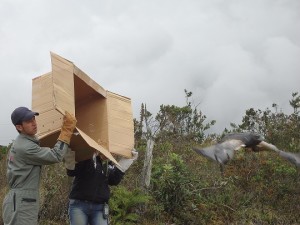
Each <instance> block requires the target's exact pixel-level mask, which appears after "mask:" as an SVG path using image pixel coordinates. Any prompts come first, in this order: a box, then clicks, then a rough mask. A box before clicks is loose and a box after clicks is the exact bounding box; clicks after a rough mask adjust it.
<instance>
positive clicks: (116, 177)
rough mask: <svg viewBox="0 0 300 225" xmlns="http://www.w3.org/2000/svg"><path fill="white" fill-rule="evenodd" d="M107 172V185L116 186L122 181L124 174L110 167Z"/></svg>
mask: <svg viewBox="0 0 300 225" xmlns="http://www.w3.org/2000/svg"><path fill="white" fill-rule="evenodd" d="M109 170H110V171H109V175H108V184H109V185H112V186H114V185H118V184H119V183H120V182H121V180H122V179H123V177H124V174H125V173H123V172H122V171H121V170H119V169H118V168H117V167H115V166H111V167H110V169H109Z"/></svg>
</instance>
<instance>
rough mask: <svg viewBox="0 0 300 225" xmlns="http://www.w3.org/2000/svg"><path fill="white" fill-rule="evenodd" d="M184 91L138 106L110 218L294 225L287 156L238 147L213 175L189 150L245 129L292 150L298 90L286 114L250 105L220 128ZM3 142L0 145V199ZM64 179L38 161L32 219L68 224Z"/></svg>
mask: <svg viewBox="0 0 300 225" xmlns="http://www.w3.org/2000/svg"><path fill="white" fill-rule="evenodd" d="M185 95H186V99H187V101H186V102H187V104H186V105H185V106H183V107H179V106H174V105H161V107H160V110H159V112H158V113H157V114H156V115H152V113H151V112H149V111H147V107H146V104H143V105H142V106H141V113H140V118H137V119H135V120H134V124H135V141H136V143H135V148H136V149H138V151H139V159H138V161H137V162H136V163H135V164H134V165H133V166H132V167H131V168H130V169H129V170H128V172H127V174H126V176H125V178H124V180H123V181H122V182H121V184H120V185H119V186H118V187H113V188H112V197H111V201H110V207H111V209H110V211H111V215H110V217H111V224H114V225H117V224H118V225H124V224H128V225H130V224H139V225H141V224H142V225H166V224H176V225H185V224H186V225H201V224H216V225H217V224H257V225H258V224H259V225H261V224H284V225H287V224H300V216H299V212H300V204H299V203H300V173H299V169H297V168H296V167H295V166H293V165H292V164H290V163H289V162H288V161H285V160H284V159H282V158H280V157H278V155H276V154H275V153H273V152H252V151H249V150H243V149H241V150H240V151H238V152H237V154H236V156H235V157H234V159H233V160H232V161H230V162H229V164H227V165H226V167H225V170H224V173H223V174H221V172H220V168H219V166H218V165H217V164H215V163H213V162H211V161H208V160H207V159H206V158H203V157H201V156H200V155H197V154H196V153H195V152H194V151H192V150H191V149H192V147H193V146H203V147H204V146H208V145H211V144H214V143H216V142H217V141H218V140H220V138H222V137H223V136H224V135H225V134H226V133H230V132H244V131H253V132H258V133H260V134H262V135H263V136H264V138H265V140H266V141H267V142H269V143H272V144H274V145H276V146H277V147H279V148H280V149H282V150H285V151H290V152H300V115H299V109H300V96H299V93H298V92H296V93H292V97H291V100H290V101H289V103H290V106H291V107H292V109H293V110H292V111H293V113H291V114H286V113H285V112H282V111H280V110H278V108H280V107H279V106H278V105H276V104H273V105H272V106H270V107H271V108H266V109H254V108H250V109H248V110H246V112H245V115H244V116H243V118H242V120H241V121H242V122H241V124H231V127H230V129H224V132H223V133H222V134H213V133H210V132H209V130H210V128H211V127H212V126H214V124H215V123H216V122H217V121H207V119H206V115H204V114H203V113H202V112H201V110H199V109H198V108H197V107H195V106H193V105H192V104H191V102H190V100H189V99H190V98H191V97H192V93H191V92H188V91H186V90H185ZM200 106H201V105H200ZM8 148H9V146H2V147H1V156H0V173H1V175H2V176H0V179H1V180H0V201H1V202H2V201H3V197H4V195H5V193H6V191H7V185H6V179H5V172H6V165H5V157H6V152H7V150H8ZM70 184H71V180H70V179H69V178H68V177H67V176H66V173H65V169H64V167H63V164H62V163H61V164H57V165H52V166H45V167H44V169H43V182H42V186H41V197H42V205H41V211H40V224H49V225H50V224H57V225H58V224H59V225H63V224H68V222H67V202H68V196H67V195H68V192H69V188H70ZM0 217H1V216H0ZM0 221H2V220H0Z"/></svg>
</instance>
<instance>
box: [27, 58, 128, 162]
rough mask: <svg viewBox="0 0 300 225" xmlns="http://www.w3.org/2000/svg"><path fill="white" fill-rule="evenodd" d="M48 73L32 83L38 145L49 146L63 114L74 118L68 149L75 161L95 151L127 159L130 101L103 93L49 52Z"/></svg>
mask: <svg viewBox="0 0 300 225" xmlns="http://www.w3.org/2000/svg"><path fill="white" fill-rule="evenodd" d="M51 62H52V71H51V72H49V73H47V74H44V75H42V76H39V77H36V78H34V79H33V80H32V110H33V111H36V112H39V113H40V115H39V116H37V117H36V120H37V123H38V134H37V136H38V137H39V139H40V141H41V146H48V147H53V146H54V144H55V143H56V141H57V138H58V136H59V133H60V128H61V125H62V119H63V114H64V112H65V111H68V112H70V113H72V114H73V115H75V116H76V119H77V127H76V132H75V135H73V136H72V139H71V144H70V147H71V148H72V149H73V150H74V151H76V161H82V160H85V159H88V158H90V157H92V155H93V152H94V151H95V150H97V151H99V152H101V153H102V154H103V155H104V156H106V157H107V158H109V159H110V160H112V161H113V162H114V163H117V162H116V160H115V158H114V157H113V155H112V154H116V155H121V156H125V157H128V158H130V157H131V150H132V149H133V147H134V130H133V116H132V108H131V100H130V98H127V97H124V96H121V95H118V94H115V93H112V92H110V91H107V90H105V89H104V88H103V87H101V86H100V85H99V84H97V83H96V82H95V81H93V80H92V79H91V78H90V77H89V76H88V75H86V74H85V73H84V72H83V71H81V70H80V69H79V68H78V67H76V66H75V65H74V64H73V63H72V62H70V61H68V60H66V59H64V58H62V57H60V56H58V55H56V54H54V53H51Z"/></svg>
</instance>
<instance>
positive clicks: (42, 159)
mask: <svg viewBox="0 0 300 225" xmlns="http://www.w3.org/2000/svg"><path fill="white" fill-rule="evenodd" d="M26 145H27V146H25V147H26V148H23V149H22V150H23V151H21V154H22V157H23V159H24V160H25V161H26V163H27V164H31V165H49V164H53V163H58V162H61V161H62V160H63V156H64V154H65V153H66V151H67V149H68V145H67V144H65V143H63V142H61V141H58V142H57V143H56V144H55V146H54V147H53V148H52V149H50V148H47V147H40V146H39V145H38V144H37V143H34V142H27V143H26Z"/></svg>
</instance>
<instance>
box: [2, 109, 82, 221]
mask: <svg viewBox="0 0 300 225" xmlns="http://www.w3.org/2000/svg"><path fill="white" fill-rule="evenodd" d="M38 115H39V113H37V112H33V111H31V110H30V109H28V108H26V107H18V108H16V109H15V110H14V111H13V112H12V114H11V121H12V123H13V125H14V126H15V127H16V129H17V131H18V132H19V135H18V136H17V137H16V139H15V140H14V141H13V143H12V146H11V148H10V150H9V153H8V158H7V172H6V175H7V179H8V185H9V192H8V194H7V195H6V196H5V199H4V201H3V210H2V213H3V222H4V225H35V224H37V220H38V212H39V186H40V175H41V168H42V165H49V164H53V163H58V162H61V161H62V160H63V157H64V155H65V153H66V151H67V149H68V147H69V144H70V139H71V136H72V134H73V130H74V128H75V126H76V122H77V121H76V118H75V117H74V116H73V115H71V114H70V113H68V112H66V114H65V115H64V118H63V123H62V127H61V132H60V135H59V137H58V140H57V143H56V144H55V146H54V147H53V148H52V149H51V148H48V147H41V146H40V145H39V140H38V139H37V137H36V136H35V135H36V133H37V123H36V120H35V116H38Z"/></svg>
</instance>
